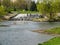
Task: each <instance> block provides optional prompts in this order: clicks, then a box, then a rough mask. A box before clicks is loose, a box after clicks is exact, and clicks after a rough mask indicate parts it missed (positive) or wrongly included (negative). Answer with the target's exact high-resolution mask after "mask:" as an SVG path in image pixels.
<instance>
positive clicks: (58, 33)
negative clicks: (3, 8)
mask: <svg viewBox="0 0 60 45" xmlns="http://www.w3.org/2000/svg"><path fill="white" fill-rule="evenodd" d="M33 32H38V33H44V34H50V35H54V36H55V37H54V38H52V39H51V40H49V41H47V42H44V43H42V44H38V45H60V27H55V28H51V29H47V30H35V31H33Z"/></svg>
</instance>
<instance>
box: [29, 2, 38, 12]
mask: <svg viewBox="0 0 60 45" xmlns="http://www.w3.org/2000/svg"><path fill="white" fill-rule="evenodd" d="M30 10H31V11H37V6H36V4H35V2H34V1H33V2H31V6H30Z"/></svg>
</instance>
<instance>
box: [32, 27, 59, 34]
mask: <svg viewBox="0 0 60 45" xmlns="http://www.w3.org/2000/svg"><path fill="white" fill-rule="evenodd" d="M33 32H38V33H44V34H50V35H60V27H55V28H51V29H47V30H34V31H33Z"/></svg>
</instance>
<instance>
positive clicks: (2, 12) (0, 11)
mask: <svg viewBox="0 0 60 45" xmlns="http://www.w3.org/2000/svg"><path fill="white" fill-rule="evenodd" d="M6 13H7V12H6V11H5V8H4V7H3V6H0V16H3V15H6Z"/></svg>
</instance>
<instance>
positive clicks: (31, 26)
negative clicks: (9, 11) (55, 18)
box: [0, 21, 60, 45]
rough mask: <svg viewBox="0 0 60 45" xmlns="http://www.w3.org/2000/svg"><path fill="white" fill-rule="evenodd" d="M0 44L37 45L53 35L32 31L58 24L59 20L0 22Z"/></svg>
mask: <svg viewBox="0 0 60 45" xmlns="http://www.w3.org/2000/svg"><path fill="white" fill-rule="evenodd" d="M0 25H8V26H0V45H38V43H43V42H45V41H48V40H49V39H51V38H53V37H54V36H51V35H47V34H40V33H36V32H32V30H40V29H42V30H43V29H48V28H52V27H57V26H60V22H52V23H49V22H32V21H4V22H0Z"/></svg>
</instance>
